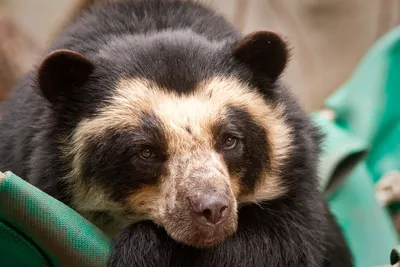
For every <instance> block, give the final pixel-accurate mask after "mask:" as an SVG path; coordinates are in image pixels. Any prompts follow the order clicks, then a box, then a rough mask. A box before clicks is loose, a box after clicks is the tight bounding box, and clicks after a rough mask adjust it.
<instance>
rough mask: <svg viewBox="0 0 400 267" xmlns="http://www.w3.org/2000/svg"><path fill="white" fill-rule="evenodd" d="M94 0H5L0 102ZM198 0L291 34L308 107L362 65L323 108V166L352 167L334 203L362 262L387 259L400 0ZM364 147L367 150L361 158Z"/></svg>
mask: <svg viewBox="0 0 400 267" xmlns="http://www.w3.org/2000/svg"><path fill="white" fill-rule="evenodd" d="M96 1H103V0H0V104H1V101H3V100H4V99H6V97H7V95H8V94H9V93H10V91H11V90H12V88H14V86H15V84H16V83H17V81H18V79H19V78H20V77H21V75H22V74H23V73H25V72H27V71H29V69H31V68H32V67H33V66H34V65H35V64H37V63H39V60H40V59H41V58H43V53H45V51H46V49H47V47H48V46H49V45H50V44H51V42H52V41H53V40H54V39H56V38H57V35H58V33H59V32H60V31H61V30H62V29H63V27H64V26H65V25H66V24H68V22H69V21H70V19H71V18H72V17H73V15H74V14H76V13H77V12H79V11H81V10H82V9H84V8H85V6H86V5H88V4H90V3H91V2H96ZM199 1H200V2H204V3H206V4H208V5H210V6H212V7H213V8H214V9H215V10H216V11H217V12H219V13H221V14H223V15H224V16H225V17H226V18H227V19H228V20H230V21H231V22H232V23H234V24H235V25H236V27H238V28H239V29H240V30H241V31H242V32H243V33H245V34H246V33H249V32H252V31H256V30H262V29H268V30H273V31H277V32H279V33H280V34H282V35H284V36H285V37H286V38H287V39H288V40H289V42H290V45H291V48H292V60H291V61H290V63H289V66H288V68H287V70H286V72H285V73H284V75H283V79H284V80H285V82H286V84H289V85H290V86H291V89H292V90H293V92H294V93H295V95H297V97H298V99H299V100H300V104H301V105H302V106H303V108H304V109H305V110H306V111H307V112H309V113H312V112H314V111H318V110H321V109H322V108H324V101H325V100H326V99H327V98H328V97H329V96H331V95H332V94H333V93H334V92H335V91H337V89H338V88H340V87H341V86H343V85H344V84H346V82H347V81H348V80H349V78H350V77H351V76H352V75H353V74H354V73H353V72H354V70H355V68H356V67H358V66H360V65H362V66H363V70H362V71H360V72H359V73H358V75H356V79H352V82H351V83H350V86H347V88H345V89H346V90H344V91H343V92H342V93H341V94H339V95H337V96H338V97H335V98H334V99H333V101H331V107H330V108H332V106H333V107H334V108H336V109H335V112H336V111H339V112H336V113H335V112H333V113H334V114H330V115H329V114H328V115H329V116H331V115H333V116H331V117H329V116H328V117H329V118H328V119H326V118H325V117H324V116H325V115H326V114H325V113H323V112H320V113H321V114H322V113H323V114H322V115H323V116H321V117H323V119H322V121H323V122H325V124H324V125H325V126H324V129H325V130H326V131H327V132H328V137H329V138H328V139H327V140H328V141H329V142H330V143H329V142H327V143H326V144H325V145H327V148H328V149H327V153H326V156H325V157H323V158H322V163H321V166H322V170H323V171H322V173H323V174H325V176H326V177H331V176H335V175H336V173H337V172H336V171H335V170H339V169H348V170H350V171H351V172H349V173H350V175H349V177H347V178H346V179H344V178H343V180H341V181H342V184H341V187H340V188H339V189H337V190H335V192H334V194H333V196H332V197H331V196H330V202H329V204H330V208H331V209H333V211H334V213H335V215H336V216H337V218H339V222H340V224H341V226H342V227H343V229H344V233H345V234H346V237H347V239H348V241H349V244H350V245H351V248H352V250H353V252H354V253H355V254H356V256H357V263H358V265H357V267H360V266H362V267H364V266H371V265H366V264H367V263H368V264H370V263H371V262H375V263H376V264H377V265H378V263H379V264H381V263H383V262H386V259H388V254H389V251H390V249H391V248H392V247H394V246H395V245H397V244H400V243H399V242H400V241H399V240H400V239H398V238H399V237H400V236H399V235H397V234H396V236H395V235H394V232H395V230H396V229H392V221H391V220H390V219H394V224H393V225H394V226H395V227H396V228H397V231H398V232H400V142H399V136H400V108H399V107H400V106H399V104H398V102H399V99H400V92H399V89H398V88H400V78H398V77H400V76H399V75H398V74H397V73H398V72H399V70H400V27H398V26H399V24H400V0H199ZM396 27H397V28H398V31H394V32H392V35H391V36H390V38H388V39H385V42H382V43H381V44H380V47H378V48H379V49H375V51H374V53H372V56H371V57H369V58H368V60H367V61H366V64H360V60H361V59H362V58H364V57H365V56H366V53H367V52H369V51H370V49H371V47H372V46H373V45H375V44H377V41H378V40H382V39H381V38H382V36H384V35H386V34H387V33H388V32H389V31H391V30H392V29H395V28H396ZM364 63H365V62H364ZM327 106H328V105H327ZM332 110H333V109H332ZM332 110H331V111H332ZM316 113H318V112H316ZM340 113H341V114H340ZM324 114H325V115H324ZM336 115H337V116H336ZM335 116H336V117H335ZM340 116H341V117H340ZM325 120H326V121H325ZM332 140H333V141H332ZM359 143H362V145H360V144H359ZM357 146H360V147H357ZM325 148H326V147H325ZM357 149H359V150H357ZM359 151H361V152H365V154H366V155H367V156H366V157H364V158H362V159H361V158H358V157H357V158H354V157H353V155H358V154H357V153H358V152H359ZM367 152H368V153H367ZM349 162H350V163H351V164H350V165H349V164H348V163H349ZM324 170H327V171H324ZM393 171H396V172H395V174H393ZM349 173H346V175H348V174H349ZM330 175H331V176H330ZM338 176H340V175H338ZM342 176H345V175H342ZM381 177H384V179H383V183H382V185H383V186H382V193H383V195H382V196H383V199H386V200H385V201H386V202H385V203H386V204H388V203H390V202H391V201H394V202H395V204H397V206H396V208H393V212H392V213H391V216H392V217H391V218H389V217H388V216H387V214H386V210H384V208H383V207H381V204H382V201H381V200H382V198H380V199H379V200H380V201H381V202H380V203H378V201H377V199H375V196H374V191H375V188H376V187H375V183H376V182H377V181H379V180H381ZM393 177H394V178H393ZM329 179H331V178H329ZM327 181H328V179H327ZM388 192H389V193H388ZM386 193H387V194H386ZM390 197H393V199H390V201H389V198H390ZM386 204H385V205H386ZM382 206H383V205H382ZM389 220H390V222H389ZM398 248H399V250H398V258H399V259H400V246H399V247H398ZM399 264H400V261H399Z"/></svg>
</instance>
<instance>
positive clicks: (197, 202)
mask: <svg viewBox="0 0 400 267" xmlns="http://www.w3.org/2000/svg"><path fill="white" fill-rule="evenodd" d="M187 199H188V201H189V203H190V208H191V215H192V217H193V218H194V220H195V221H196V222H197V223H199V224H201V225H204V226H215V225H218V224H221V223H223V222H224V221H225V220H226V219H227V218H228V216H229V213H230V201H229V197H228V195H227V194H225V192H223V191H217V190H212V191H206V192H202V193H199V194H196V195H194V196H190V197H188V198H187Z"/></svg>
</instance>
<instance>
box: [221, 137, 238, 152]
mask: <svg viewBox="0 0 400 267" xmlns="http://www.w3.org/2000/svg"><path fill="white" fill-rule="evenodd" d="M237 143H238V139H237V138H236V137H234V136H228V137H226V138H225V140H224V143H223V149H225V150H230V149H234V148H235V147H236V145H237Z"/></svg>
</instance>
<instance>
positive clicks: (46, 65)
mask: <svg viewBox="0 0 400 267" xmlns="http://www.w3.org/2000/svg"><path fill="white" fill-rule="evenodd" d="M93 70H94V64H93V63H92V62H91V61H90V60H89V59H88V58H86V57H85V56H83V55H82V54H80V53H78V52H74V51H71V50H56V51H54V52H52V53H50V54H49V55H48V56H47V57H46V58H45V59H44V60H43V61H42V63H41V64H40V67H39V70H38V77H37V79H38V86H39V89H40V91H41V93H42V95H43V96H44V97H45V98H46V99H47V100H48V101H49V102H50V103H52V104H55V103H56V102H57V100H58V98H59V97H60V95H68V93H70V90H71V89H72V88H73V87H76V86H81V85H83V84H84V83H85V82H86V81H87V79H88V78H89V75H90V74H91V73H92V72H93Z"/></svg>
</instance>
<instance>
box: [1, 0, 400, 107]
mask: <svg viewBox="0 0 400 267" xmlns="http://www.w3.org/2000/svg"><path fill="white" fill-rule="evenodd" d="M87 2H89V1H88V0H56V1H55V0H34V1H33V0H0V63H2V64H1V66H2V67H0V99H3V98H4V97H5V95H6V93H7V91H9V90H10V87H12V85H13V84H14V81H15V80H16V79H17V78H18V77H19V76H20V75H21V73H23V72H24V71H26V70H27V69H29V68H30V66H31V64H33V62H35V57H36V56H38V55H40V52H41V51H43V49H45V48H46V47H47V46H48V45H49V43H50V42H51V41H52V40H53V38H55V37H56V34H57V33H58V32H59V30H60V29H61V28H62V27H63V25H65V23H66V22H67V21H68V19H69V18H70V17H71V15H72V14H74V12H76V11H77V10H79V9H80V8H81V7H82V6H84V5H85V4H87ZM202 2H205V3H208V4H209V5H211V6H213V7H214V8H215V9H216V10H217V11H218V12H220V13H222V14H224V15H225V16H226V17H227V18H228V19H229V20H230V21H232V22H233V23H234V24H235V25H236V26H237V27H238V28H239V29H241V30H242V31H243V32H245V33H248V32H251V31H254V30H258V29H272V30H276V31H279V32H280V33H282V34H284V35H285V36H286V37H288V38H289V40H290V43H291V45H292V47H293V55H294V56H293V58H292V61H291V62H290V65H289V67H288V69H287V71H286V73H285V75H284V79H285V80H287V81H288V82H289V84H290V85H291V86H292V89H293V91H294V92H295V94H296V95H297V96H298V98H299V99H300V102H301V104H302V105H303V107H304V108H305V109H306V110H307V111H313V110H315V109H318V108H320V107H321V106H322V104H323V101H324V99H325V98H326V97H327V96H328V95H329V94H330V93H332V92H333V91H334V90H335V89H336V88H337V87H338V86H340V85H341V84H342V83H343V82H344V81H345V80H346V79H347V78H348V77H349V75H350V74H351V72H352V71H353V69H354V67H355V66H356V65H357V64H358V62H359V60H360V59H361V57H362V56H363V55H364V54H365V53H366V51H367V50H368V49H369V48H370V47H371V45H372V44H373V43H374V42H375V41H376V40H377V39H379V38H380V37H381V36H382V35H383V34H385V33H386V32H387V31H388V30H390V29H391V28H393V27H394V26H396V25H397V24H399V21H400V0H351V1H349V0H324V1H321V0H203V1H202Z"/></svg>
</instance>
